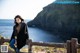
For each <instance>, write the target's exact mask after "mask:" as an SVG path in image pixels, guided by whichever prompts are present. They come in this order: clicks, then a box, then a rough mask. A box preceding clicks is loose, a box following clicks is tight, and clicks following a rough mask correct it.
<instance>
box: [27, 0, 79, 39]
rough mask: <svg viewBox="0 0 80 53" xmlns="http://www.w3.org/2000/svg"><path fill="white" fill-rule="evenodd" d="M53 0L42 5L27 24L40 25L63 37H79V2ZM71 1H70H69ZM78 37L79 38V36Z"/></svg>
mask: <svg viewBox="0 0 80 53" xmlns="http://www.w3.org/2000/svg"><path fill="white" fill-rule="evenodd" d="M58 1H59V0H56V1H55V2H53V3H51V4H49V5H48V6H46V7H44V8H43V10H42V11H41V12H39V13H38V15H37V16H36V17H35V18H34V19H33V20H32V21H30V22H28V26H33V25H34V26H35V27H40V28H43V29H45V30H48V31H50V32H52V33H54V34H59V35H62V36H61V37H63V38H64V39H71V38H72V37H76V38H79V35H80V3H79V1H78V0H73V1H75V2H76V1H77V3H75V2H73V1H72V0H70V3H66V0H65V3H64V2H61V3H59V2H58ZM71 1H72V2H71ZM79 39H80V38H79Z"/></svg>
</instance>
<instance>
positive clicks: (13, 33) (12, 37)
mask: <svg viewBox="0 0 80 53" xmlns="http://www.w3.org/2000/svg"><path fill="white" fill-rule="evenodd" d="M14 37H15V26H14V27H13V32H12V36H11V39H10V42H11V40H12V39H14Z"/></svg>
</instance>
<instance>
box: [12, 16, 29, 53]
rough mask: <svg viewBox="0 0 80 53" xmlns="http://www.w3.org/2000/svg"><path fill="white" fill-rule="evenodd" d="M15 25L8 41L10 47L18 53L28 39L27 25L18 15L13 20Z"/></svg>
mask: <svg viewBox="0 0 80 53" xmlns="http://www.w3.org/2000/svg"><path fill="white" fill-rule="evenodd" d="M14 22H15V25H14V27H13V33H12V36H11V39H10V46H11V47H12V48H13V49H14V50H15V51H16V53H19V50H20V49H21V48H22V47H23V46H24V45H25V44H26V40H28V39H29V36H28V31H27V25H26V24H25V23H24V20H23V19H22V18H21V16H20V15H17V16H15V18H14Z"/></svg>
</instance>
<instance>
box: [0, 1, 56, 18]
mask: <svg viewBox="0 0 80 53" xmlns="http://www.w3.org/2000/svg"><path fill="white" fill-rule="evenodd" d="M54 1H55V0H0V19H14V17H15V16H16V15H20V16H21V17H22V18H23V19H34V18H35V17H36V16H37V14H38V13H39V12H40V11H41V10H42V9H43V7H45V6H47V5H48V4H50V3H52V2H54Z"/></svg>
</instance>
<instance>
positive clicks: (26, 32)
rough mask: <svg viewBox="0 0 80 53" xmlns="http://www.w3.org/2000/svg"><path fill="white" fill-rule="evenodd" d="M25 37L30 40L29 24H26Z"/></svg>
mask: <svg viewBox="0 0 80 53" xmlns="http://www.w3.org/2000/svg"><path fill="white" fill-rule="evenodd" d="M25 35H26V39H29V34H28V28H27V24H25Z"/></svg>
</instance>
